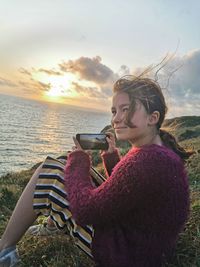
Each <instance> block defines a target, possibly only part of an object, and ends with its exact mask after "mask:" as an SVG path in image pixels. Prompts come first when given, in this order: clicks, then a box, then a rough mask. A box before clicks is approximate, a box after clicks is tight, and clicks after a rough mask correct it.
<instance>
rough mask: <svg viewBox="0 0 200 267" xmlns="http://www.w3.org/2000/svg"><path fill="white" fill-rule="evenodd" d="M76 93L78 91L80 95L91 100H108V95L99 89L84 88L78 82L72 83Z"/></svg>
mask: <svg viewBox="0 0 200 267" xmlns="http://www.w3.org/2000/svg"><path fill="white" fill-rule="evenodd" d="M72 86H73V89H74V91H76V92H77V93H78V94H79V95H82V96H87V97H91V98H106V97H107V96H106V94H105V93H103V92H102V90H101V89H99V88H98V87H93V86H82V85H81V84H79V83H77V82H73V83H72Z"/></svg>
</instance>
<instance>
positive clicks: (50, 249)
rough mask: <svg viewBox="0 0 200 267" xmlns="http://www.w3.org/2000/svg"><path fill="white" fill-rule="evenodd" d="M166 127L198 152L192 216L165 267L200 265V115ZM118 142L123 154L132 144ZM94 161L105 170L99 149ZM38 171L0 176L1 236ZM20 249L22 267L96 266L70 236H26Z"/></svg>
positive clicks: (192, 165) (193, 162)
mask: <svg viewBox="0 0 200 267" xmlns="http://www.w3.org/2000/svg"><path fill="white" fill-rule="evenodd" d="M165 127H171V128H172V130H173V132H174V133H175V134H176V135H177V138H178V139H179V140H180V144H181V145H183V146H184V147H185V148H187V149H193V150H195V151H196V153H195V154H194V155H192V156H191V158H190V159H189V160H188V162H187V167H188V174H189V181H190V189H191V211H190V218H189V221H188V223H187V225H186V228H185V230H184V232H183V233H182V234H181V235H180V238H179V240H178V243H177V248H176V254H175V256H174V257H173V258H172V260H171V263H166V264H165V267H200V132H199V129H200V117H197V116H191V117H189V116H187V117H180V118H174V119H170V120H166V121H165ZM104 130H105V129H104ZM118 145H119V146H120V149H121V151H122V153H126V151H127V147H128V144H127V143H122V142H120V143H118ZM93 162H94V165H96V168H97V169H98V170H100V171H102V165H101V163H100V159H99V156H98V153H97V152H94V153H93ZM34 170H35V167H34V168H33V169H31V170H26V171H22V172H19V173H9V174H7V175H4V176H2V177H0V236H1V234H2V232H3V229H4V228H5V225H6V223H7V221H8V218H9V216H10V215H11V213H12V210H13V208H14V206H15V203H16V201H17V199H18V198H19V196H20V194H21V192H22V190H23V188H24V187H25V185H26V183H27V182H28V180H29V179H30V177H31V175H32V174H33V172H34ZM18 248H19V251H20V255H21V259H22V262H21V264H20V265H19V266H21V267H22V266H23V267H27V266H29V267H36V266H41V267H43V266H51V267H75V266H76V267H77V266H79V267H80V266H81V267H84V266H85V267H92V266H94V264H93V262H92V261H91V260H89V259H88V258H86V257H85V255H84V254H83V253H82V252H81V251H79V250H78V249H77V248H76V247H75V246H74V245H73V242H71V239H70V237H69V236H67V235H65V236H63V235H61V236H52V237H48V238H47V237H27V236H25V237H24V238H23V239H22V240H21V242H20V243H19V246H18ZM80 264H81V265H80ZM108 267H109V266H108Z"/></svg>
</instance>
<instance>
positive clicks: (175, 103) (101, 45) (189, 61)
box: [0, 0, 200, 117]
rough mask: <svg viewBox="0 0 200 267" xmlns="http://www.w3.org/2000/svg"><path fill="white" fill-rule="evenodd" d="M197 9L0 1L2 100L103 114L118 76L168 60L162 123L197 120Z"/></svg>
mask: <svg viewBox="0 0 200 267" xmlns="http://www.w3.org/2000/svg"><path fill="white" fill-rule="evenodd" d="M199 10H200V1H199V0H191V1H186V0H182V1H180V0H176V1H172V0H168V1H164V0H148V1H146V0H123V1H122V0H120V1H119V0H101V1H100V0H99V1H97V0H85V1H81V0H70V1H69V0H58V1H53V0H34V1H32V0H15V1H13V0H6V1H3V0H0V32H1V37H0V93H2V94H8V95H15V96H21V97H25V98H30V99H37V100H41V101H52V102H58V103H65V104H66V105H76V106H79V107H86V108H92V109H98V110H103V111H109V110H110V106H111V97H112V85H113V83H114V82H115V81H116V80H117V79H118V78H119V77H121V76H123V75H126V74H134V75H135V74H139V73H141V72H142V71H143V70H144V69H145V68H147V67H148V66H156V65H157V64H158V63H159V62H161V61H162V59H163V58H164V57H166V56H167V59H168V60H167V64H166V65H164V66H163V68H162V69H161V70H160V71H159V75H158V78H159V79H158V82H160V84H161V86H162V88H163V93H164V95H165V97H166V101H167V104H168V108H169V111H168V117H177V116H183V115H200V112H199V111H200V30H199V26H198V25H199ZM154 70H156V68H155V69H154ZM152 75H153V72H152ZM152 77H154V76H152ZM169 77H170V79H169Z"/></svg>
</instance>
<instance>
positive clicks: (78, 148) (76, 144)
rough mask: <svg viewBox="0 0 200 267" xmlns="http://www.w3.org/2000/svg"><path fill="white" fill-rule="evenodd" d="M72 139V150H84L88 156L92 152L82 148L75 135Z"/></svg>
mask: <svg viewBox="0 0 200 267" xmlns="http://www.w3.org/2000/svg"><path fill="white" fill-rule="evenodd" d="M73 140H74V144H75V146H73V147H72V150H73V151H74V150H82V151H85V152H86V153H87V154H88V155H89V156H91V155H92V152H91V150H83V149H82V147H81V145H80V144H79V142H78V140H77V139H76V137H74V136H73Z"/></svg>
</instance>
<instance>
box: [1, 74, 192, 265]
mask: <svg viewBox="0 0 200 267" xmlns="http://www.w3.org/2000/svg"><path fill="white" fill-rule="evenodd" d="M166 111H167V107H166V104H165V100H164V97H163V94H162V92H161V89H160V86H159V85H158V84H157V83H156V82H154V81H153V80H151V79H147V78H142V77H132V76H127V77H123V78H121V79H119V80H118V81H117V82H116V83H115V84H114V94H113V103H112V114H113V116H112V126H113V128H114V131H115V134H116V137H117V139H118V140H126V141H127V140H128V141H129V142H130V143H131V145H132V148H131V149H130V151H129V152H128V153H127V154H126V155H125V156H124V157H123V158H121V159H120V156H119V152H118V150H117V149H116V147H115V142H114V138H113V137H112V135H110V138H107V141H108V143H109V148H108V151H106V152H104V153H103V154H102V158H103V162H104V166H105V169H106V171H107V176H108V178H107V179H106V180H105V181H103V179H102V180H101V182H99V183H98V184H100V185H99V186H97V187H96V186H95V185H94V183H93V181H94V176H92V177H93V181H92V180H91V170H93V169H91V166H90V157H89V155H88V154H87V153H85V152H84V151H83V150H82V149H81V147H80V145H79V143H78V142H77V140H74V141H75V145H76V150H75V151H73V152H72V153H70V154H69V156H68V160H67V163H66V167H65V192H67V197H66V198H67V204H66V207H64V208H62V209H64V210H65V214H66V216H65V223H66V224H67V225H68V228H69V229H70V232H71V234H72V235H74V236H77V237H78V239H79V241H80V242H79V243H78V245H79V246H80V247H81V248H82V249H83V250H84V251H85V252H86V253H87V254H88V255H91V256H92V257H93V258H94V261H95V264H96V266H99V267H108V266H109V267H129V266H130V267H132V266H134V267H135V266H137V267H144V266H145V267H147V266H148V267H157V266H161V265H162V262H163V261H164V259H165V258H166V257H167V256H168V254H169V253H170V252H171V251H172V249H173V248H174V246H175V243H176V240H177V237H178V234H179V232H180V231H181V230H182V229H183V226H184V224H185V222H186V220H187V217H188V210H189V190H188V180H187V175H186V171H185V168H184V162H183V161H184V160H185V159H186V158H188V157H189V155H190V154H189V153H187V152H186V151H185V150H184V149H182V148H181V147H180V146H179V145H178V144H177V143H176V141H175V139H174V138H173V136H171V135H170V134H168V133H167V132H164V131H163V130H161V129H160V128H161V125H162V123H163V120H164V118H165V114H166ZM43 166H44V165H43ZM41 168H42V167H41ZM93 171H94V170H93ZM39 173H40V174H41V169H39V170H38V171H37V173H36V174H35V175H34V176H33V178H32V179H31V182H30V183H29V185H28V186H27V189H26V190H25V191H24V196H23V197H22V199H21V200H20V201H19V203H18V205H17V208H16V210H17V211H16V210H15V212H14V215H13V217H12V218H11V221H10V223H9V225H12V223H14V222H15V225H16V223H20V218H19V217H20V216H19V214H20V211H19V210H21V211H22V210H23V212H24V210H25V209H26V212H27V213H28V214H29V216H28V217H29V220H27V222H25V223H23V225H22V226H20V230H19V229H18V233H17V234H16V232H15V231H12V234H10V235H9V233H8V232H9V231H8V230H6V232H5V233H4V235H3V237H2V240H1V241H0V251H1V252H0V262H1V260H2V262H3V260H4V261H5V260H6V255H9V253H10V254H12V253H13V254H14V253H15V252H16V250H15V249H14V248H13V247H12V246H14V245H15V244H16V243H17V241H18V240H19V239H20V237H21V236H22V235H23V234H24V232H25V231H26V229H27V228H28V226H29V225H30V224H31V223H32V222H33V221H34V220H35V219H36V217H37V216H38V215H39V213H43V214H46V215H47V214H48V212H47V211H46V209H45V210H42V208H41V207H40V212H39V208H38V210H37V207H35V206H34V207H35V210H36V213H34V212H33V210H32V209H31V208H30V207H31V206H32V198H31V197H30V195H33V192H34V191H35V184H36V183H37V184H38V180H41V179H40V175H39V179H38V174H39ZM37 187H38V190H39V186H38V185H37V186H36V191H37ZM35 198H36V199H37V197H35ZM25 200H26V202H27V203H28V208H27V203H26V204H24V202H25ZM35 203H36V204H37V201H34V205H36V204H35ZM36 206H37V205H36ZM46 206H47V205H46ZM30 210H31V212H30ZM71 215H72V216H71ZM52 219H53V220H54V221H55V223H56V224H57V226H58V227H61V228H62V227H63V224H64V223H63V224H62V223H60V220H59V219H57V216H54V215H52ZM63 221H64V220H63ZM89 225H91V226H89ZM8 228H9V229H11V226H8V227H7V229H8ZM13 232H14V233H13ZM75 233H76V234H77V233H79V235H75ZM13 234H14V237H13ZM86 236H87V238H85V237H86ZM81 238H82V240H81ZM80 244H83V246H82V245H80ZM90 244H91V249H92V252H91V251H90ZM10 247H11V248H10ZM2 249H3V250H2ZM13 254H12V255H13ZM1 255H3V256H1ZM8 258H9V257H8V256H7V259H8ZM0 266H1V265H0ZM8 266H9V265H8ZM10 266H11V265H10Z"/></svg>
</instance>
